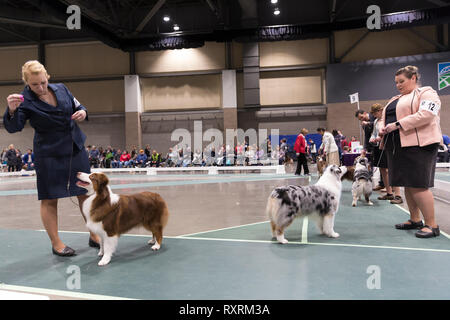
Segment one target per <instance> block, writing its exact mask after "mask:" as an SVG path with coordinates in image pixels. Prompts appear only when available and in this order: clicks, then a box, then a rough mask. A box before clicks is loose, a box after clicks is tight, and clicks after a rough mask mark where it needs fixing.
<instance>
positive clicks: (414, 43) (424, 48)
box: [334, 26, 437, 62]
mask: <svg viewBox="0 0 450 320" xmlns="http://www.w3.org/2000/svg"><path fill="white" fill-rule="evenodd" d="M413 30H415V31H417V32H419V33H420V34H422V35H424V36H426V37H428V38H430V39H432V40H434V41H437V35H436V27H435V26H423V27H416V28H413ZM366 31H367V29H356V30H345V31H339V32H335V33H334V36H335V47H336V58H339V57H341V56H342V55H343V54H344V53H345V52H346V51H347V50H348V49H349V48H350V47H351V46H352V45H353V44H354V43H355V42H356V41H357V40H358V39H359V38H360V37H361V36H362V35H363V34H364V33H365V32H366ZM435 51H436V47H435V46H434V45H432V44H430V43H429V42H427V41H425V40H423V39H422V38H420V37H418V36H417V35H415V34H413V33H412V32H410V31H408V30H407V29H399V30H391V31H383V32H370V33H369V34H368V35H367V36H366V37H365V38H364V39H363V40H362V41H361V42H360V43H359V44H358V45H357V46H356V47H355V48H354V49H353V50H352V51H351V52H350V53H349V54H348V55H347V56H345V57H344V59H343V60H342V61H341V62H352V61H363V60H371V59H378V58H389V57H398V56H407V55H415V54H420V53H431V52H435Z"/></svg>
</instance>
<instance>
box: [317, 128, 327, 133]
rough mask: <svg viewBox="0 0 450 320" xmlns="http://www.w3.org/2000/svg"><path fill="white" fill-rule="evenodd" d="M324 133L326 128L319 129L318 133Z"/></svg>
mask: <svg viewBox="0 0 450 320" xmlns="http://www.w3.org/2000/svg"><path fill="white" fill-rule="evenodd" d="M322 131H324V132H325V128H321V127H320V128H317V132H322Z"/></svg>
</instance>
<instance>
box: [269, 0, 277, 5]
mask: <svg viewBox="0 0 450 320" xmlns="http://www.w3.org/2000/svg"><path fill="white" fill-rule="evenodd" d="M270 2H271V3H273V4H275V3H278V0H270Z"/></svg>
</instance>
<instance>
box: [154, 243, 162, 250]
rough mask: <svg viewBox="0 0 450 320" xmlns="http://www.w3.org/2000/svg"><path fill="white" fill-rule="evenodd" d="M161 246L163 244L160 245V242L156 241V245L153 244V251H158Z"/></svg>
mask: <svg viewBox="0 0 450 320" xmlns="http://www.w3.org/2000/svg"><path fill="white" fill-rule="evenodd" d="M159 248H161V246H160V245H159V243H158V242H156V243H155V245H154V246H152V250H153V251H158V250H159Z"/></svg>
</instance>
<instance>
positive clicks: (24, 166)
mask: <svg viewBox="0 0 450 320" xmlns="http://www.w3.org/2000/svg"><path fill="white" fill-rule="evenodd" d="M0 159H1V163H0V164H1V169H2V171H8V172H14V171H21V170H34V154H33V151H32V150H31V149H28V150H27V152H26V153H25V154H22V152H21V151H20V149H17V148H15V147H14V145H13V144H10V145H9V146H8V148H5V149H3V151H2V153H1V155H0Z"/></svg>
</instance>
